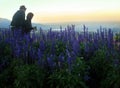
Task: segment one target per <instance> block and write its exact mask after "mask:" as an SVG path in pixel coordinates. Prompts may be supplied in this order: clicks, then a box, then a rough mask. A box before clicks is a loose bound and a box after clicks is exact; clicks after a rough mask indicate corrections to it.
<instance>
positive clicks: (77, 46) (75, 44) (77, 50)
mask: <svg viewBox="0 0 120 88" xmlns="http://www.w3.org/2000/svg"><path fill="white" fill-rule="evenodd" d="M72 48H73V51H74V52H75V54H76V55H79V54H80V44H79V42H78V41H77V40H75V41H73V44H72Z"/></svg>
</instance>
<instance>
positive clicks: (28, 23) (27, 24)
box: [24, 19, 33, 33]
mask: <svg viewBox="0 0 120 88" xmlns="http://www.w3.org/2000/svg"><path fill="white" fill-rule="evenodd" d="M32 29H33V27H32V23H31V19H27V20H26V21H25V29H24V33H29V32H30V31H31V30H32Z"/></svg>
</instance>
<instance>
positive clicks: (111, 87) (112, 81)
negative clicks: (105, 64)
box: [101, 64, 120, 88]
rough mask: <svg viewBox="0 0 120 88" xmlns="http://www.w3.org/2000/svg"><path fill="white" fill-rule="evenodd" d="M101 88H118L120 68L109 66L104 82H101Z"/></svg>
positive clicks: (119, 87) (119, 84)
mask: <svg viewBox="0 0 120 88" xmlns="http://www.w3.org/2000/svg"><path fill="white" fill-rule="evenodd" d="M101 88H120V66H119V65H118V66H117V67H116V66H114V65H113V64H111V70H109V71H108V73H107V76H106V77H105V80H103V81H102V82H101Z"/></svg>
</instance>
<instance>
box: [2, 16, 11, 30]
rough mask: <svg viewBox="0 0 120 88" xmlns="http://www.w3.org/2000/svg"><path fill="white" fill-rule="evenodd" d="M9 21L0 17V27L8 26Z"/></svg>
mask: <svg viewBox="0 0 120 88" xmlns="http://www.w3.org/2000/svg"><path fill="white" fill-rule="evenodd" d="M10 22H11V21H10V20H8V19H5V18H0V28H9V26H10Z"/></svg>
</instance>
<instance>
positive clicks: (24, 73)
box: [14, 65, 44, 88]
mask: <svg viewBox="0 0 120 88" xmlns="http://www.w3.org/2000/svg"><path fill="white" fill-rule="evenodd" d="M14 70H15V76H16V79H15V82H14V85H15V87H16V88H42V86H43V81H44V73H43V70H42V69H40V68H39V67H38V66H37V65H22V66H16V67H15V69H14Z"/></svg>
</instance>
